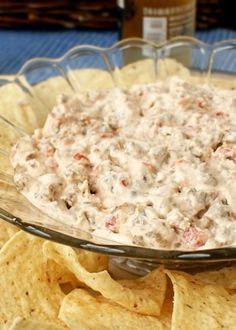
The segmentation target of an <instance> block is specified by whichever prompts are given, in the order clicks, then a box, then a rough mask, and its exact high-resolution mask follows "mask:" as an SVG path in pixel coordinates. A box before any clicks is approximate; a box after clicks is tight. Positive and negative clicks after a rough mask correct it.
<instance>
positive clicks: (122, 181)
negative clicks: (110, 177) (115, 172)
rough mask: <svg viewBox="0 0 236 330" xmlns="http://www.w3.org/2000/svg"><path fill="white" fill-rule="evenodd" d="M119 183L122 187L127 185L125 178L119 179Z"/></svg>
mask: <svg viewBox="0 0 236 330" xmlns="http://www.w3.org/2000/svg"><path fill="white" fill-rule="evenodd" d="M120 184H121V185H122V186H124V187H127V186H128V182H127V180H125V179H122V180H120Z"/></svg>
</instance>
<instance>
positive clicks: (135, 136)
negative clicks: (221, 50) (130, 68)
mask: <svg viewBox="0 0 236 330" xmlns="http://www.w3.org/2000/svg"><path fill="white" fill-rule="evenodd" d="M11 162H12V165H13V167H14V169H15V183H16V186H17V188H18V189H19V191H21V193H22V194H23V195H24V196H26V197H27V198H28V199H29V200H30V202H32V203H33V204H34V205H36V206H37V207H38V208H40V209H41V210H43V211H44V212H45V213H47V214H48V215H50V216H52V217H53V218H56V219H58V221H63V222H65V223H67V224H70V225H71V226H76V227H78V228H80V229H82V230H86V231H89V232H92V233H93V234H94V235H97V236H99V237H103V238H108V239H110V240H114V241H117V242H121V243H124V244H135V245H141V246H145V247H152V248H165V249H186V250H198V249H203V248H215V247H221V246H229V245H230V246H232V245H236V186H235V183H236V91H234V90H221V89H217V88H213V87H209V86H205V85H203V86H201V85H195V84H193V83H190V82H186V81H183V80H180V79H178V78H176V77H173V78H171V79H170V80H169V81H168V82H165V83H164V82H157V83H154V84H149V85H138V86H135V87H132V88H130V89H127V90H120V89H112V90H109V91H91V92H88V93H81V94H78V95H75V96H73V97H67V96H60V97H59V98H58V102H57V104H56V106H55V107H54V109H53V110H52V112H51V113H50V114H49V115H48V118H47V120H46V123H45V125H44V127H43V128H42V129H37V130H35V132H34V134H33V135H32V136H25V137H23V138H21V139H20V140H19V141H18V142H17V143H16V145H15V146H14V147H13V150H12V156H11Z"/></svg>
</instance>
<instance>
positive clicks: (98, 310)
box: [59, 289, 171, 330]
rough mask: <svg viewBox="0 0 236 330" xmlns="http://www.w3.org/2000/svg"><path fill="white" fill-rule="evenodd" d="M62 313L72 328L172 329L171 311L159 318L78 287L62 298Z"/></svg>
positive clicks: (92, 329) (74, 329) (95, 329)
mask: <svg viewBox="0 0 236 330" xmlns="http://www.w3.org/2000/svg"><path fill="white" fill-rule="evenodd" d="M59 317H60V319H61V320H62V321H64V322H65V324H67V326H68V327H69V328H70V329H71V330H77V329H90V330H97V329H104V330H106V329H107V330H108V329H126V330H134V329H135V330H139V329H142V330H143V329H148V330H151V329H155V330H158V329H163V330H164V329H170V318H171V316H170V315H169V314H164V313H163V314H162V315H161V316H160V318H159V319H158V318H156V317H153V316H146V315H141V314H138V313H135V312H131V311H129V310H127V309H125V308H123V307H121V306H119V305H117V304H114V303H112V302H111V301H109V300H107V299H106V298H104V297H102V296H101V295H97V296H96V295H95V296H94V295H92V294H89V293H88V292H87V291H85V290H82V289H75V290H73V291H72V292H71V293H70V294H69V295H67V296H66V297H65V299H64V300H63V302H62V306H61V309H60V313H59Z"/></svg>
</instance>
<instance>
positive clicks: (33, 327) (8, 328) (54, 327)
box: [0, 317, 68, 330]
mask: <svg viewBox="0 0 236 330" xmlns="http://www.w3.org/2000/svg"><path fill="white" fill-rule="evenodd" d="M65 329H68V328H67V327H66V326H63V325H58V324H55V323H53V322H48V321H42V320H40V319H30V320H25V319H23V318H21V317H16V318H15V319H14V320H13V321H9V322H7V323H6V324H4V325H2V326H1V325H0V330H65Z"/></svg>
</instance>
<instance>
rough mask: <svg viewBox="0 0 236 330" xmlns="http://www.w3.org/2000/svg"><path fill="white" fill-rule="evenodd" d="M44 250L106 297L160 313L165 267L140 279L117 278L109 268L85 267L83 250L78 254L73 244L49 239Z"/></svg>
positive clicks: (147, 312) (144, 311)
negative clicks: (93, 269)
mask: <svg viewBox="0 0 236 330" xmlns="http://www.w3.org/2000/svg"><path fill="white" fill-rule="evenodd" d="M43 249H44V253H45V255H46V256H47V257H48V258H51V259H53V260H54V261H56V262H57V263H59V264H63V265H65V267H67V268H68V269H69V270H70V271H71V272H72V273H74V274H75V276H76V277H77V279H78V280H79V281H81V282H83V283H84V284H86V285H87V286H88V287H90V288H92V289H93V290H94V291H97V292H100V293H101V294H102V295H103V296H104V297H105V298H107V299H110V300H112V301H113V302H116V303H117V304H120V305H121V306H123V307H125V308H127V309H128V310H130V311H135V312H138V313H141V314H144V315H153V316H158V315H160V311H161V307H162V304H163V301H164V298H165V291H166V276H165V274H164V272H163V270H162V269H156V270H154V271H153V272H151V273H149V274H148V275H146V276H144V277H143V278H140V279H137V280H124V281H115V280H114V279H112V277H111V276H110V274H109V273H108V272H107V271H106V270H104V271H101V272H94V273H92V272H89V271H88V270H87V269H86V268H85V267H83V265H82V263H81V261H80V260H83V254H84V252H83V251H82V250H81V251H78V252H77V253H76V252H75V251H74V250H73V249H72V248H71V247H68V246H63V245H60V244H56V243H52V242H46V243H45V244H44V246H43Z"/></svg>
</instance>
